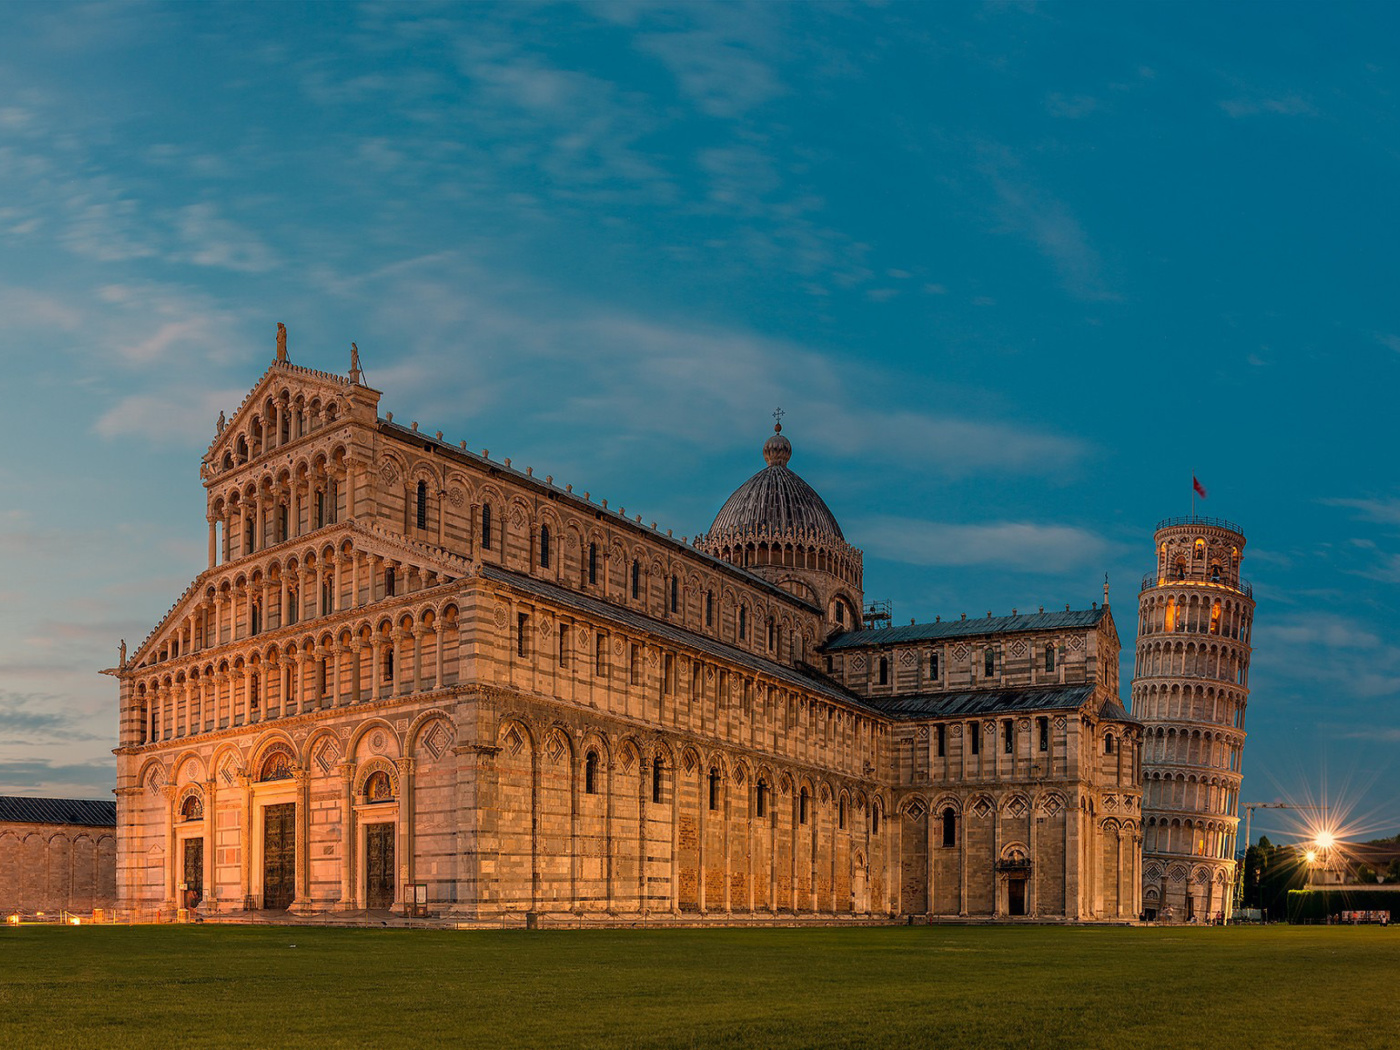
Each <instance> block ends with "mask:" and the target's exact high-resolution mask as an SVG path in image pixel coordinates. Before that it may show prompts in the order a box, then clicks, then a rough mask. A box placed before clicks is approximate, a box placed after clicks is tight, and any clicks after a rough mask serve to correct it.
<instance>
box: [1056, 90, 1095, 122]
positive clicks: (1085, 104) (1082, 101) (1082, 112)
mask: <svg viewBox="0 0 1400 1050" xmlns="http://www.w3.org/2000/svg"><path fill="white" fill-rule="evenodd" d="M1045 108H1046V110H1048V111H1049V113H1050V115H1051V116H1052V117H1064V118H1065V119H1067V120H1080V119H1082V118H1084V117H1087V116H1089V114H1091V113H1096V112H1098V111H1099V110H1101V109H1102V108H1103V103H1102V102H1100V101H1099V100H1098V99H1096V98H1094V97H1093V96H1092V95H1062V94H1060V93H1059V92H1056V93H1055V94H1053V95H1051V96H1050V97H1049V98H1047V99H1046V100H1045Z"/></svg>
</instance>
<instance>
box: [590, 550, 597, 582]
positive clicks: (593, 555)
mask: <svg viewBox="0 0 1400 1050" xmlns="http://www.w3.org/2000/svg"><path fill="white" fill-rule="evenodd" d="M588 582H589V583H597V582H598V545H597V544H596V543H590V544H589V545H588Z"/></svg>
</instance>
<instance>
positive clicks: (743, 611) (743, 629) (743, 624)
mask: <svg viewBox="0 0 1400 1050" xmlns="http://www.w3.org/2000/svg"><path fill="white" fill-rule="evenodd" d="M748 613H749V607H748V606H747V605H741V606H739V640H740V641H743V640H744V638H745V637H746V635H747V632H748V620H749V617H748Z"/></svg>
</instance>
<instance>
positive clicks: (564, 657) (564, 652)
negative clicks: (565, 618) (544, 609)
mask: <svg viewBox="0 0 1400 1050" xmlns="http://www.w3.org/2000/svg"><path fill="white" fill-rule="evenodd" d="M569 633H570V632H569V625H568V624H566V623H563V624H560V625H559V666H560V667H568V666H569V644H570V642H569Z"/></svg>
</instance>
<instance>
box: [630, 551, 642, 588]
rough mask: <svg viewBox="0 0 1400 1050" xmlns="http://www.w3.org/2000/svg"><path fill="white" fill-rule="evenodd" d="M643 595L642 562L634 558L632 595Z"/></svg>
mask: <svg viewBox="0 0 1400 1050" xmlns="http://www.w3.org/2000/svg"><path fill="white" fill-rule="evenodd" d="M641 596H642V563H641V562H639V561H637V559H636V558H633V559H632V597H633V598H640V597H641Z"/></svg>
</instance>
